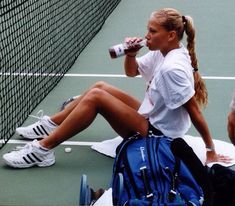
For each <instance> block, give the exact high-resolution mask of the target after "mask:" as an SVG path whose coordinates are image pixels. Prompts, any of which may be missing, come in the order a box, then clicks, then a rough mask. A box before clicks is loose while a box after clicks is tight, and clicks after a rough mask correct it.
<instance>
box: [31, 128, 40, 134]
mask: <svg viewBox="0 0 235 206" xmlns="http://www.w3.org/2000/svg"><path fill="white" fill-rule="evenodd" d="M33 131H34V132H35V134H36V135H38V136H41V135H40V134H38V133H37V130H36V129H35V128H33Z"/></svg>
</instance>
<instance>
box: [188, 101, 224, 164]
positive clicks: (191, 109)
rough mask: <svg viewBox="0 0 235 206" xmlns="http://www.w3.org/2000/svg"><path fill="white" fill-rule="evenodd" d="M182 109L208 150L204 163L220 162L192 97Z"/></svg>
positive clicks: (207, 129) (201, 115)
mask: <svg viewBox="0 0 235 206" xmlns="http://www.w3.org/2000/svg"><path fill="white" fill-rule="evenodd" d="M184 107H185V108H186V110H187V111H188V113H189V116H190V118H191V121H192V123H193V125H194V126H195V128H196V129H197V130H198V132H199V133H200V134H201V136H202V138H203V141H204V143H205V145H206V148H208V150H207V153H206V156H207V160H206V162H207V163H209V162H216V161H220V156H218V155H217V154H216V152H215V148H214V143H213V141H212V138H211V135H210V131H209V128H208V125H207V123H206V121H205V119H204V117H203V114H202V112H201V110H200V108H199V106H198V104H197V102H196V99H195V97H194V96H193V97H192V98H191V99H190V100H189V101H188V102H186V103H185V104H184Z"/></svg>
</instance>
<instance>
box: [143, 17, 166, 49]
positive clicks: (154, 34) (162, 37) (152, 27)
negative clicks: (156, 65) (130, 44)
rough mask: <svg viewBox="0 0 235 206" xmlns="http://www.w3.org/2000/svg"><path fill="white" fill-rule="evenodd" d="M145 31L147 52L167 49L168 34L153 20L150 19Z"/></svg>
mask: <svg viewBox="0 0 235 206" xmlns="http://www.w3.org/2000/svg"><path fill="white" fill-rule="evenodd" d="M147 30H148V31H147V34H146V36H145V38H146V39H147V47H148V48H149V50H152V51H154V50H166V49H167V48H168V47H169V38H170V32H168V31H166V30H165V29H164V28H163V27H162V26H160V25H159V24H157V22H156V19H155V18H150V20H149V22H148V26H147Z"/></svg>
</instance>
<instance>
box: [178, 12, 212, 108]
mask: <svg viewBox="0 0 235 206" xmlns="http://www.w3.org/2000/svg"><path fill="white" fill-rule="evenodd" d="M182 20H183V23H184V29H185V33H186V35H187V49H188V52H189V56H190V58H191V65H192V67H193V68H194V72H193V76H194V89H195V98H196V101H197V103H198V104H199V106H200V107H206V105H207V103H208V93H207V89H206V84H205V82H204V80H203V79H202V77H201V75H200V74H199V71H198V62H197V57H196V52H195V29H194V25H193V19H192V18H191V17H190V16H186V17H185V16H182Z"/></svg>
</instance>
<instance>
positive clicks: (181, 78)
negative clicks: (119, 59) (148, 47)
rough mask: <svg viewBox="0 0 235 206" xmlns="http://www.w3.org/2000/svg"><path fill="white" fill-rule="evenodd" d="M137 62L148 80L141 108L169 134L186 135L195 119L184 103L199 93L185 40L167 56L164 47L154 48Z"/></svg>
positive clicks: (152, 121) (156, 124) (164, 132)
mask: <svg viewBox="0 0 235 206" xmlns="http://www.w3.org/2000/svg"><path fill="white" fill-rule="evenodd" d="M137 62H138V65H139V68H138V69H139V72H140V74H141V75H142V77H143V78H144V79H145V80H146V82H147V84H148V88H147V90H146V93H145V98H144V100H143V102H142V104H141V106H140V108H139V111H138V112H139V113H140V114H142V115H144V116H145V117H146V119H147V118H148V119H149V121H150V123H151V124H152V125H153V126H154V127H155V128H157V129H159V130H160V131H161V132H162V133H163V134H164V135H165V136H168V137H171V138H177V137H183V136H184V135H185V134H186V132H187V131H188V129H189V127H190V126H191V121H190V117H189V114H188V112H187V111H186V109H185V108H184V107H183V106H182V105H183V104H184V103H186V102H187V101H188V100H189V99H190V98H191V97H192V96H193V95H194V93H195V91H194V78H193V68H192V66H191V60H190V56H189V54H188V50H187V49H186V48H185V47H184V46H183V45H182V44H181V46H180V48H178V49H174V50H172V51H170V52H169V53H168V54H167V55H166V56H165V57H164V56H163V55H162V53H161V52H160V51H150V52H148V53H147V54H146V55H144V56H142V57H140V58H137Z"/></svg>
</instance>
